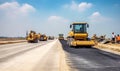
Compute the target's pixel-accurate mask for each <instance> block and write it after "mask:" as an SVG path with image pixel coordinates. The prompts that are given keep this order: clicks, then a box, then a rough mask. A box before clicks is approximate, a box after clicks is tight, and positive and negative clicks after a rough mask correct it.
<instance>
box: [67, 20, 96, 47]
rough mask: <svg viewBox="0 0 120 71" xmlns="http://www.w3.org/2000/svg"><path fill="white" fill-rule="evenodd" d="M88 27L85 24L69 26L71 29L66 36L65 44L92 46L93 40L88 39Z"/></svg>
mask: <svg viewBox="0 0 120 71" xmlns="http://www.w3.org/2000/svg"><path fill="white" fill-rule="evenodd" d="M88 27H89V25H88V24H87V23H86V22H74V23H73V24H71V25H70V28H71V29H72V30H71V31H70V32H69V34H68V36H67V44H68V45H69V46H93V45H95V42H94V40H90V38H88V33H87V28H88Z"/></svg>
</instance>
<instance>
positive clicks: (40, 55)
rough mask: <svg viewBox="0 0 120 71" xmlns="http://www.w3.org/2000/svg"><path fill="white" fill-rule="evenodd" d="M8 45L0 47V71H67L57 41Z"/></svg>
mask: <svg viewBox="0 0 120 71" xmlns="http://www.w3.org/2000/svg"><path fill="white" fill-rule="evenodd" d="M9 45H10V44H9ZM9 45H5V48H4V47H3V46H0V47H1V48H0V54H1V55H0V71H68V70H67V68H66V67H65V62H64V60H65V59H64V58H63V57H64V56H63V55H65V54H64V53H62V52H63V50H62V47H61V44H60V42H59V41H58V40H57V39H56V40H51V41H45V42H39V43H34V44H30V43H19V44H18V43H17V45H15V44H14V45H10V47H9ZM18 45H19V46H18ZM7 46H8V47H7ZM62 66H64V67H62Z"/></svg>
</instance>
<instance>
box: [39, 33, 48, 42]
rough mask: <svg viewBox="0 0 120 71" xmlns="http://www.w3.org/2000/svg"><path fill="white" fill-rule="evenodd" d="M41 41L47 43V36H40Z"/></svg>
mask: <svg viewBox="0 0 120 71" xmlns="http://www.w3.org/2000/svg"><path fill="white" fill-rule="evenodd" d="M39 40H40V41H47V36H46V35H45V34H43V35H40V38H39Z"/></svg>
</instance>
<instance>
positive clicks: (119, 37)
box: [116, 34, 120, 43]
mask: <svg viewBox="0 0 120 71" xmlns="http://www.w3.org/2000/svg"><path fill="white" fill-rule="evenodd" d="M116 42H117V43H120V36H119V34H118V35H117V36H116Z"/></svg>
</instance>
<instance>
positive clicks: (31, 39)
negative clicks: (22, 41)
mask: <svg viewBox="0 0 120 71" xmlns="http://www.w3.org/2000/svg"><path fill="white" fill-rule="evenodd" d="M26 40H27V41H28V42H34V43H37V42H38V35H37V34H36V32H34V31H30V33H29V34H28V35H27V37H26Z"/></svg>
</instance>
